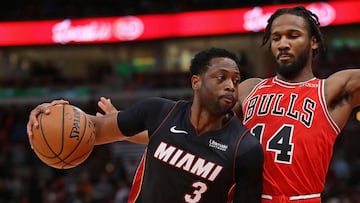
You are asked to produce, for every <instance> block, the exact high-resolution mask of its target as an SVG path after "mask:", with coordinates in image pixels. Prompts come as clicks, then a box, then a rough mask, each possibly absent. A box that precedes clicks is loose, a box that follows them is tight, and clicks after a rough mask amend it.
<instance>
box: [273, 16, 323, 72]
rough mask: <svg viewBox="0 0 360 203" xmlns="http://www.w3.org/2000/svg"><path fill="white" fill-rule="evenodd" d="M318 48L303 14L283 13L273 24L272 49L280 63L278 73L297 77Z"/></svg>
mask: <svg viewBox="0 0 360 203" xmlns="http://www.w3.org/2000/svg"><path fill="white" fill-rule="evenodd" d="M315 48H317V43H316V40H315V39H314V37H311V36H310V33H309V30H308V25H307V22H306V21H305V19H304V18H303V17H301V16H296V15H292V14H283V15H280V16H278V17H277V18H275V19H274V21H273V24H272V26H271V51H272V53H273V55H274V57H275V60H276V62H277V64H278V67H277V73H278V74H280V75H282V76H283V77H284V78H290V77H295V76H296V75H297V74H298V73H299V72H300V71H301V70H302V69H304V68H305V66H306V65H307V64H309V63H308V62H309V61H311V60H312V49H315Z"/></svg>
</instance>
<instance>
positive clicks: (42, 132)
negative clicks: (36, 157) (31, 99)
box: [35, 114, 58, 159]
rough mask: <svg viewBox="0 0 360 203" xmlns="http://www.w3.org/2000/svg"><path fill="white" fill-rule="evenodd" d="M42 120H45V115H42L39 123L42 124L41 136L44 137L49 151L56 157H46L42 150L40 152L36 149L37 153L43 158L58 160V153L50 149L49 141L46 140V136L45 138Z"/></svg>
mask: <svg viewBox="0 0 360 203" xmlns="http://www.w3.org/2000/svg"><path fill="white" fill-rule="evenodd" d="M42 118H43V114H40V118H39V123H40V132H41V136H42V138H43V140H44V142H45V144H46V146H47V147H48V148H49V150H50V151H51V152H52V153H53V155H54V156H48V155H45V154H43V153H42V152H41V151H40V150H38V149H37V148H36V147H35V149H36V151H37V152H38V153H39V154H40V155H41V156H43V157H44V158H48V159H53V158H56V157H58V156H57V155H56V153H55V152H54V151H53V149H52V148H51V147H50V145H49V143H48V141H47V140H46V136H45V133H44V130H43V127H42V126H43V125H42Z"/></svg>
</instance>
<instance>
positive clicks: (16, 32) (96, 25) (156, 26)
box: [0, 0, 360, 46]
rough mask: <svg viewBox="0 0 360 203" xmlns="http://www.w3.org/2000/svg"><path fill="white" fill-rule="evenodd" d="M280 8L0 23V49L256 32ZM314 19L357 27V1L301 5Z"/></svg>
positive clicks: (324, 24) (277, 6) (323, 23)
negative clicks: (315, 17)
mask: <svg viewBox="0 0 360 203" xmlns="http://www.w3.org/2000/svg"><path fill="white" fill-rule="evenodd" d="M295 5H297V4H285V5H274V6H263V7H252V8H239V9H226V10H211V11H199V12H183V13H176V14H161V15H160V14H159V15H138V16H120V17H109V18H86V19H85V18H84V19H61V20H49V21H26V22H1V23H0V46H17V45H45V44H81V43H92V44H94V43H112V42H123V41H134V40H150V39H161V38H173V37H189V36H206V35H223V34H236V33H245V32H259V31H262V30H263V29H264V27H265V25H266V22H267V19H268V18H269V16H270V15H271V14H272V13H273V12H274V11H275V10H276V9H278V8H280V7H293V6H295ZM302 5H303V6H305V7H306V8H308V9H310V10H311V11H313V12H314V13H316V14H317V15H318V16H319V19H320V23H321V26H332V25H342V24H353V23H360V12H359V11H358V10H359V8H360V1H357V0H339V1H329V2H315V3H306V4H302Z"/></svg>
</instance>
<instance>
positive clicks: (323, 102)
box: [318, 79, 341, 134]
mask: <svg viewBox="0 0 360 203" xmlns="http://www.w3.org/2000/svg"><path fill="white" fill-rule="evenodd" d="M318 84H319V88H318V95H319V101H320V105H321V108H322V110H323V112H324V114H325V117H326V119H327V120H328V122H329V124H330V126H331V127H332V129H333V130H334V132H335V133H336V134H339V133H340V131H341V130H340V128H339V126H338V125H337V124H336V123H335V121H334V120H333V119H332V117H331V115H330V113H329V111H328V108H327V105H326V99H325V80H324V79H320V80H319V83H318Z"/></svg>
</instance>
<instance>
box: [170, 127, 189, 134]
mask: <svg viewBox="0 0 360 203" xmlns="http://www.w3.org/2000/svg"><path fill="white" fill-rule="evenodd" d="M170 132H172V133H176V134H186V135H187V134H188V132H187V131H185V130H178V129H176V125H174V126H173V127H171V128H170Z"/></svg>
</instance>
